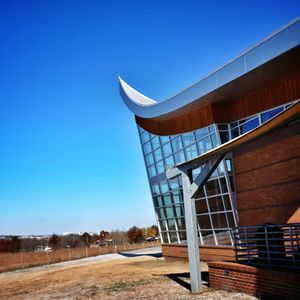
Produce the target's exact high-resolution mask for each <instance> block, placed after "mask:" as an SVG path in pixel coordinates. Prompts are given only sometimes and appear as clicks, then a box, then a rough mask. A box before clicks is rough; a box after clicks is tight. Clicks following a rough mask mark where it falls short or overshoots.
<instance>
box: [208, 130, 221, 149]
mask: <svg viewBox="0 0 300 300" xmlns="http://www.w3.org/2000/svg"><path fill="white" fill-rule="evenodd" d="M210 138H211V141H212V145H213V147H214V148H215V147H217V146H219V141H218V139H217V135H216V134H215V133H213V134H212V135H211V136H210Z"/></svg>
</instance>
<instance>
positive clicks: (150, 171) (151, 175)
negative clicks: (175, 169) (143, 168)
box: [148, 165, 156, 177]
mask: <svg viewBox="0 0 300 300" xmlns="http://www.w3.org/2000/svg"><path fill="white" fill-rule="evenodd" d="M148 172H149V177H154V176H156V169H155V166H154V165H153V166H151V167H149V168H148Z"/></svg>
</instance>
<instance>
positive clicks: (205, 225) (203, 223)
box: [197, 215, 211, 229]
mask: <svg viewBox="0 0 300 300" xmlns="http://www.w3.org/2000/svg"><path fill="white" fill-rule="evenodd" d="M197 218H198V222H199V225H200V228H201V229H210V228H211V224H210V219H209V216H208V215H201V216H198V217H197Z"/></svg>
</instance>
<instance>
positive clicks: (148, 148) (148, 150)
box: [143, 142, 152, 154]
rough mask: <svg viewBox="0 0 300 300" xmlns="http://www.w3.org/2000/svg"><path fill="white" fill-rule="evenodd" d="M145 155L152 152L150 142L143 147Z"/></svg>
mask: <svg viewBox="0 0 300 300" xmlns="http://www.w3.org/2000/svg"><path fill="white" fill-rule="evenodd" d="M143 148H144V152H145V154H149V153H150V152H151V151H152V148H151V145H150V142H147V143H145V144H144V146H143Z"/></svg>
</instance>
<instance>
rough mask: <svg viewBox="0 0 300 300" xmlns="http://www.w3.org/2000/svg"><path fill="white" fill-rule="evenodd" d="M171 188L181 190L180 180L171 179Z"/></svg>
mask: <svg viewBox="0 0 300 300" xmlns="http://www.w3.org/2000/svg"><path fill="white" fill-rule="evenodd" d="M169 186H170V188H171V189H172V190H176V189H179V184H178V178H177V177H175V178H172V179H169Z"/></svg>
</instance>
